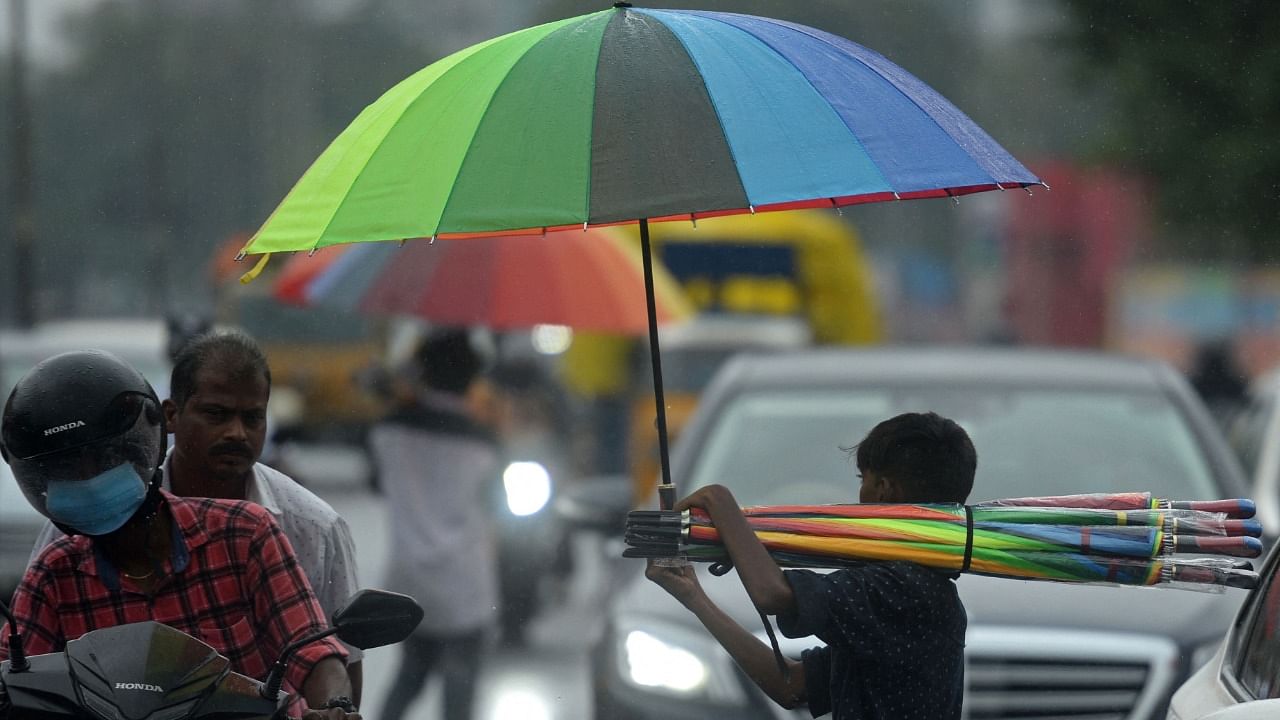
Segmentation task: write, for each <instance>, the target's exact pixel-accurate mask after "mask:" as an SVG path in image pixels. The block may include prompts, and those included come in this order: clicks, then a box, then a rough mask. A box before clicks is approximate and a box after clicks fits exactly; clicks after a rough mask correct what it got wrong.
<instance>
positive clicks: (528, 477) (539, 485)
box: [502, 462, 551, 517]
mask: <svg viewBox="0 0 1280 720" xmlns="http://www.w3.org/2000/svg"><path fill="white" fill-rule="evenodd" d="M502 487H503V488H504V489H505V490H506V491H507V508H509V509H510V510H511V514H512V515H519V516H521V517H523V516H525V515H532V514H534V513H536V512H538V511H539V510H541V509H542V508H543V507H545V506H546V504H547V501H548V500H550V499H551V474H550V473H548V472H547V469H546V468H545V467H543V466H542V464H541V463H536V462H513V463H511V464H510V465H508V466H507V469H506V470H503V471H502Z"/></svg>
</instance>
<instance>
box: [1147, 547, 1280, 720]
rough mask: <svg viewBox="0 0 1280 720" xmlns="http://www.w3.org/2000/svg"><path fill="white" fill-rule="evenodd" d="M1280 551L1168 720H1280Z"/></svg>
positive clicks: (1175, 699) (1274, 550) (1189, 682)
mask: <svg viewBox="0 0 1280 720" xmlns="http://www.w3.org/2000/svg"><path fill="white" fill-rule="evenodd" d="M1278 564H1280V550H1278V549H1277V547H1275V546H1273V547H1272V549H1271V554H1270V555H1269V556H1268V558H1267V561H1266V564H1265V565H1264V566H1263V569H1262V572H1261V578H1262V582H1261V583H1260V584H1259V585H1258V587H1256V588H1255V589H1253V590H1251V591H1250V592H1249V597H1248V598H1247V599H1246V600H1245V602H1244V604H1243V605H1241V606H1240V611H1239V612H1238V613H1237V614H1236V619H1235V622H1233V623H1232V624H1231V628H1230V629H1229V630H1228V631H1227V637H1226V639H1225V640H1224V641H1223V642H1222V645H1221V646H1220V647H1219V648H1218V652H1217V653H1216V654H1215V655H1214V656H1213V658H1212V659H1211V660H1210V661H1209V662H1208V663H1206V664H1205V665H1204V666H1203V667H1201V668H1200V669H1199V670H1198V671H1197V672H1196V673H1195V674H1194V675H1192V676H1191V677H1190V678H1189V679H1188V680H1187V681H1186V682H1185V683H1183V685H1182V687H1181V688H1179V689H1178V691H1177V692H1176V693H1175V694H1174V696H1173V702H1172V703H1171V704H1170V706H1169V720H1210V719H1211V718H1212V719H1213V720H1227V719H1228V718H1229V719H1230V720H1250V719H1252V718H1276V717H1280V578H1277V577H1276V568H1277V565H1278Z"/></svg>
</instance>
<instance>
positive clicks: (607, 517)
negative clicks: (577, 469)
mask: <svg viewBox="0 0 1280 720" xmlns="http://www.w3.org/2000/svg"><path fill="white" fill-rule="evenodd" d="M631 505H632V502H631V480H630V478H628V477H627V476H626V475H598V476H595V477H588V478H583V479H582V480H581V481H580V482H577V483H574V484H573V485H571V486H569V487H567V488H565V489H564V491H563V492H561V493H560V494H559V495H557V496H556V499H555V505H554V510H555V514H556V516H557V517H559V518H560V519H561V520H563V521H564V522H565V523H566V524H567V525H569V526H570V527H575V528H585V529H589V530H596V531H599V532H602V533H606V534H618V535H621V534H622V532H623V531H624V530H625V529H626V525H627V512H629V511H630V510H631Z"/></svg>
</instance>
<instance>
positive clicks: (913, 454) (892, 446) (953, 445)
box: [846, 412, 978, 503]
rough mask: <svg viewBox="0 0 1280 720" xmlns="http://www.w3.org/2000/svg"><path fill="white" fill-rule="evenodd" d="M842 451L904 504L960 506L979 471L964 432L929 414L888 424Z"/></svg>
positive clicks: (894, 419)
mask: <svg viewBox="0 0 1280 720" xmlns="http://www.w3.org/2000/svg"><path fill="white" fill-rule="evenodd" d="M846 451H847V452H849V454H850V455H854V456H855V460H856V461H857V463H858V470H859V471H860V472H867V471H870V472H874V473H876V474H877V475H879V476H880V477H882V478H884V479H885V480H886V481H888V482H890V483H892V484H893V485H894V486H895V487H897V488H898V490H899V492H900V493H901V495H902V499H903V501H904V502H912V503H963V502H965V500H967V499H968V497H969V492H970V491H971V490H973V475H974V473H975V472H976V471H977V468H978V452H977V451H976V450H975V449H974V447H973V442H972V441H971V440H970V439H969V434H968V433H966V432H965V431H964V428H962V427H960V426H959V425H958V424H956V422H955V421H954V420H948V419H947V418H944V417H942V416H940V415H937V414H936V413H931V412H928V413H904V414H902V415H898V416H897V417H892V418H889V419H888V420H885V421H883V422H881V423H880V424H878V425H876V426H875V427H873V428H871V432H869V433H867V436H866V437H865V438H863V440H862V442H860V443H858V444H857V445H856V446H855V447H854V448H846ZM855 453H856V455H855Z"/></svg>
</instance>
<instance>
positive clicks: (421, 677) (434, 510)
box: [369, 329, 500, 720]
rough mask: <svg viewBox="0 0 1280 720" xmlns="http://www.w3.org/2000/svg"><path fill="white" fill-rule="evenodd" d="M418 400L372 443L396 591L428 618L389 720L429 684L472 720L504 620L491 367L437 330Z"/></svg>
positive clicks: (406, 658)
mask: <svg viewBox="0 0 1280 720" xmlns="http://www.w3.org/2000/svg"><path fill="white" fill-rule="evenodd" d="M416 360H417V367H418V370H419V372H420V373H421V377H420V380H419V382H420V385H421V387H420V388H419V393H418V397H417V398H416V399H415V400H414V401H413V402H407V403H404V404H402V405H401V406H400V407H398V408H396V409H395V410H393V411H392V412H391V413H390V414H388V416H387V417H385V418H383V419H382V420H381V421H379V422H378V423H376V424H375V425H374V426H373V428H372V429H371V430H370V433H369V445H370V449H371V451H372V454H373V458H374V464H375V465H376V467H377V471H378V477H379V484H380V487H381V488H382V492H383V493H384V494H385V495H386V498H387V507H388V510H389V521H390V522H389V532H390V533H391V537H393V538H395V539H396V542H395V546H394V550H393V553H392V554H391V556H390V557H389V558H388V563H387V564H388V571H387V580H386V583H387V588H388V589H390V590H396V591H399V592H403V593H406V594H408V595H411V596H413V597H414V598H415V599H417V600H418V602H419V603H420V604H421V605H422V607H423V608H425V609H426V610H427V615H426V617H425V618H423V620H422V623H421V624H420V625H419V626H418V628H417V630H416V631H415V632H414V633H413V635H411V636H410V637H409V638H408V639H406V640H405V641H404V642H403V643H401V645H400V648H401V662H400V669H399V670H398V671H397V673H396V677H395V679H394V680H393V681H392V685H391V689H390V691H389V692H388V694H387V698H386V700H385V701H384V702H383V705H382V714H381V718H382V720H400V718H401V717H403V716H404V715H405V713H406V711H407V709H408V708H409V706H410V705H411V704H412V702H413V700H414V698H415V697H417V695H418V694H419V692H421V690H422V688H423V687H424V684H425V683H426V681H427V679H428V677H429V676H430V675H433V674H438V675H439V676H440V677H441V679H442V680H443V685H444V713H443V716H444V718H445V720H464V719H467V718H470V717H472V708H473V705H474V701H475V692H476V678H477V677H478V676H479V674H480V670H481V665H482V658H483V651H484V646H485V642H486V635H487V632H488V630H489V629H490V628H491V627H492V626H493V623H494V620H495V619H496V608H497V604H498V571H497V555H496V552H497V550H496V545H495V537H494V532H493V527H492V517H491V515H490V510H489V509H490V508H491V507H492V504H491V503H492V501H491V499H490V494H491V493H492V492H493V489H494V488H495V487H496V484H497V482H498V473H499V470H500V469H499V464H498V463H499V461H498V445H497V441H496V439H495V438H494V436H493V434H492V432H491V431H489V430H488V429H486V428H485V427H484V426H482V425H481V424H480V423H479V422H478V421H477V420H476V419H475V418H474V417H473V416H472V413H471V411H470V410H469V409H468V405H467V402H466V394H467V392H468V390H469V389H470V388H471V385H472V382H473V381H474V380H475V378H476V375H477V374H478V373H479V371H480V369H481V363H482V359H481V357H480V355H479V354H478V353H477V352H476V350H475V349H474V348H472V347H471V344H470V341H469V339H468V337H467V334H466V332H465V331H462V330H450V329H445V330H437V331H435V332H433V333H432V335H431V336H429V337H428V338H427V339H426V340H425V341H424V342H423V344H422V346H421V347H420V348H419V349H418V352H417V356H416Z"/></svg>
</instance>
